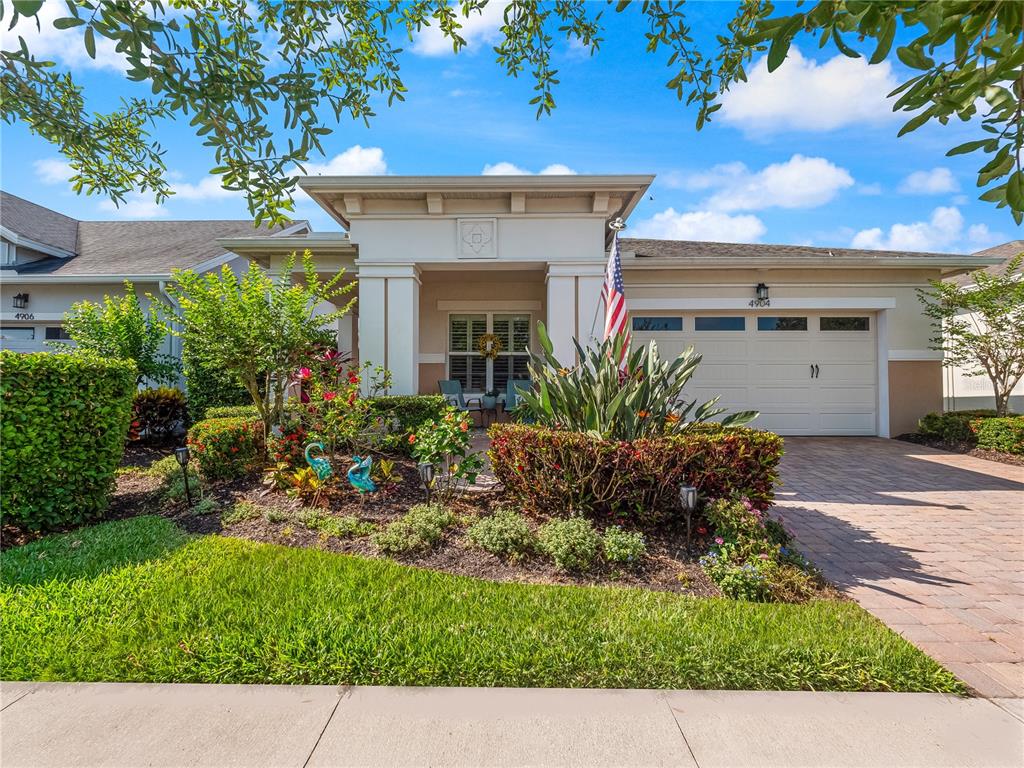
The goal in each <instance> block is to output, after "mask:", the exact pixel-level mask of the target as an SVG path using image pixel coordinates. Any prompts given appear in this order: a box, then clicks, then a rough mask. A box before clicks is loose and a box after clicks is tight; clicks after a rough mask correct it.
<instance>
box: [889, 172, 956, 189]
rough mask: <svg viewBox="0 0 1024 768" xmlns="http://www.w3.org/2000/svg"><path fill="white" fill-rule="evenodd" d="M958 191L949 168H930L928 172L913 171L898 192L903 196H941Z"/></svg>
mask: <svg viewBox="0 0 1024 768" xmlns="http://www.w3.org/2000/svg"><path fill="white" fill-rule="evenodd" d="M957 189H959V185H958V184H957V182H956V179H955V178H953V172H952V171H950V170H949V168H932V169H931V170H930V171H915V172H914V173H912V174H910V175H909V176H907V177H906V178H905V179H904V180H903V181H902V182H901V183H900V187H899V190H900V192H902V193H903V194H905V195H941V194H943V193H945V192H955V191H956V190H957Z"/></svg>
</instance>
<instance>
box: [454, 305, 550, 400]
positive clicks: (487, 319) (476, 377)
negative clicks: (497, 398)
mask: <svg viewBox="0 0 1024 768" xmlns="http://www.w3.org/2000/svg"><path fill="white" fill-rule="evenodd" d="M486 333H493V334H494V335H495V336H497V337H498V338H499V339H500V340H501V347H502V351H501V352H499V353H498V356H497V357H496V358H494V359H493V360H490V359H488V358H486V357H484V356H483V355H481V354H480V353H479V352H478V351H477V342H478V341H479V339H480V337H481V336H483V335H484V334H486ZM529 344H530V316H529V315H519V314H500V313H496V312H481V313H478V314H471V315H449V316H448V378H451V379H457V380H458V381H459V382H460V383H461V384H462V389H463V391H464V392H473V393H481V392H486V391H488V390H491V389H496V390H498V392H500V393H503V392H504V391H505V389H506V387H507V385H508V380H509V379H526V378H528V376H529V374H528V372H527V363H528V361H529V355H528V354H527V351H526V349H527V347H528V346H529Z"/></svg>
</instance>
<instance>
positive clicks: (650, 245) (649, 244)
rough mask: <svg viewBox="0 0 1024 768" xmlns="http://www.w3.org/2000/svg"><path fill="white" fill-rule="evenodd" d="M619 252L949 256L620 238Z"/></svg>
mask: <svg viewBox="0 0 1024 768" xmlns="http://www.w3.org/2000/svg"><path fill="white" fill-rule="evenodd" d="M619 247H620V249H621V250H622V251H623V252H627V251H633V252H635V253H636V255H637V257H639V258H660V259H678V258H682V259H685V258H694V259H695V258H704V259H706V258H721V259H728V258H743V259H750V258H759V259H768V260H771V259H796V258H806V259H825V258H837V259H842V258H856V259H871V258H877V259H893V258H907V257H911V258H920V257H922V256H925V257H927V256H934V257H936V258H949V257H950V255H951V254H948V253H913V252H908V251H865V250H857V249H854V248H819V247H815V246H805V245H762V244H761V243H711V242H703V241H698V240H647V239H642V238H634V237H624V238H622V239H620V240H619Z"/></svg>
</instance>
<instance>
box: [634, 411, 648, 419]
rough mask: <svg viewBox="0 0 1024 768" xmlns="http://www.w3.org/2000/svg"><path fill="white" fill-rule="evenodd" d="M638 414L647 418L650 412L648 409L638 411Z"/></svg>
mask: <svg viewBox="0 0 1024 768" xmlns="http://www.w3.org/2000/svg"><path fill="white" fill-rule="evenodd" d="M636 415H637V416H639V417H640V418H641V419H646V418H647V417H648V416H650V414H649V413H648V412H647V411H637V412H636Z"/></svg>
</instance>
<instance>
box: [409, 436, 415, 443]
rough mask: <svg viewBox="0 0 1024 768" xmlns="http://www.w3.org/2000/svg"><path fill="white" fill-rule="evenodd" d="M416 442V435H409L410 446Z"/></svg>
mask: <svg viewBox="0 0 1024 768" xmlns="http://www.w3.org/2000/svg"><path fill="white" fill-rule="evenodd" d="M415 442H416V435H409V444H410V445H412V444H413V443H415Z"/></svg>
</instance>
